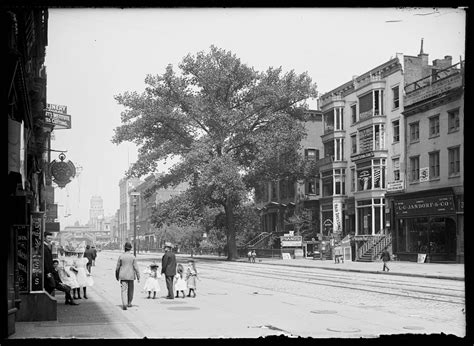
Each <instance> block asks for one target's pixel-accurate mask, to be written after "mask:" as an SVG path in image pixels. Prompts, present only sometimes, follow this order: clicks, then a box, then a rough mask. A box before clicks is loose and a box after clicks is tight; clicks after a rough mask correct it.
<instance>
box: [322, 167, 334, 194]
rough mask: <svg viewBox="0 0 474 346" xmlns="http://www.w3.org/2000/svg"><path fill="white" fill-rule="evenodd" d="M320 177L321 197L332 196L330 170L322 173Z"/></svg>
mask: <svg viewBox="0 0 474 346" xmlns="http://www.w3.org/2000/svg"><path fill="white" fill-rule="evenodd" d="M321 177H322V179H321V180H322V183H323V197H327V196H332V195H333V191H334V189H333V175H332V170H330V171H326V172H323V173H322V174H321Z"/></svg>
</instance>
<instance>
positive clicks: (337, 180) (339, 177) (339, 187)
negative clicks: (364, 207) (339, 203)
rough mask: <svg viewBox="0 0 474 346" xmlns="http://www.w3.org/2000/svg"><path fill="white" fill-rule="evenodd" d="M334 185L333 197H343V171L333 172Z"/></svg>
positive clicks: (344, 190)
mask: <svg viewBox="0 0 474 346" xmlns="http://www.w3.org/2000/svg"><path fill="white" fill-rule="evenodd" d="M334 185H335V191H334V194H335V195H345V194H346V189H345V185H346V184H345V173H344V170H343V169H335V170H334Z"/></svg>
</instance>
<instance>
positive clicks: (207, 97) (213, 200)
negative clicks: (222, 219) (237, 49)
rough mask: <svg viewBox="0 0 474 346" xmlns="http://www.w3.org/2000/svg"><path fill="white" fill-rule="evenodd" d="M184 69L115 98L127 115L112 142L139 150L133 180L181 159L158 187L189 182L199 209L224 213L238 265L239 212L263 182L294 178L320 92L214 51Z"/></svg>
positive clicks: (295, 77) (299, 78)
mask: <svg viewBox="0 0 474 346" xmlns="http://www.w3.org/2000/svg"><path fill="white" fill-rule="evenodd" d="M178 67H179V69H180V71H179V73H177V72H175V70H174V69H173V66H171V65H168V66H167V68H166V71H165V72H164V73H163V74H162V75H156V76H153V75H148V76H147V77H146V79H145V83H146V88H145V91H144V92H143V93H141V94H139V93H137V92H124V93H123V94H120V95H116V96H115V99H116V101H117V102H118V103H119V104H120V105H122V106H124V107H125V110H124V111H123V112H122V114H121V122H122V125H120V126H118V127H117V128H116V129H115V134H114V137H113V139H112V141H113V142H114V143H116V144H119V143H122V142H125V141H130V142H134V143H136V144H137V146H138V148H139V149H138V160H137V162H135V163H134V164H133V165H132V167H131V168H130V170H129V171H128V172H127V174H128V176H136V177H140V176H143V175H146V174H149V173H152V172H154V171H155V170H156V168H157V164H158V163H159V162H160V161H162V160H166V159H169V158H172V157H178V158H179V161H178V163H176V164H175V165H174V166H173V167H172V168H171V169H170V170H169V172H168V173H167V174H166V175H164V176H163V177H161V178H160V179H158V180H157V181H156V185H155V187H156V188H159V187H165V186H167V185H176V184H178V183H180V182H183V181H188V182H190V183H192V185H193V187H194V189H195V194H194V196H196V197H197V198H199V203H200V204H201V203H202V204H203V205H212V206H220V207H221V208H223V210H224V212H225V215H226V224H227V245H228V258H229V259H233V258H235V257H236V255H237V251H236V239H235V227H234V226H235V219H234V216H235V215H234V213H235V208H236V207H238V206H239V205H241V204H242V203H244V202H245V201H246V200H247V199H248V196H249V192H250V191H251V189H252V187H254V186H255V184H256V183H257V182H258V181H264V180H269V179H276V178H278V177H280V176H287V175H289V174H292V173H295V170H296V169H297V167H298V165H297V164H296V162H297V160H298V158H297V156H296V155H295V153H296V152H297V150H298V149H299V145H300V142H301V139H302V138H303V137H304V136H305V131H304V128H303V126H302V124H301V121H303V120H304V119H305V112H304V110H305V108H306V107H307V106H306V103H305V100H307V99H308V98H312V97H316V85H315V84H313V83H312V81H311V78H310V77H309V76H308V74H307V73H302V74H296V73H295V72H294V71H293V70H292V71H289V72H286V73H284V72H283V71H282V68H281V67H280V68H273V67H270V68H268V69H267V70H266V71H264V72H258V71H256V70H254V69H253V68H252V67H249V66H247V65H245V64H243V63H242V62H241V61H240V59H238V58H237V57H236V56H235V55H234V54H232V53H231V52H229V51H225V50H224V49H220V48H217V47H215V46H211V47H210V51H209V52H207V53H205V52H199V53H197V54H195V55H191V54H188V55H187V56H186V57H184V58H183V60H182V62H181V63H180V64H179V66H178Z"/></svg>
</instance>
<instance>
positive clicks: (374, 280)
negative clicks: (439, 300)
mask: <svg viewBox="0 0 474 346" xmlns="http://www.w3.org/2000/svg"><path fill="white" fill-rule="evenodd" d="M266 272H273V273H281V272H282V270H278V269H270V270H267V269H266ZM292 273H293V274H294V273H297V274H302V275H305V277H307V276H308V275H307V274H308V272H307V271H304V270H292ZM312 274H313V275H316V276H318V277H325V278H330V279H331V280H334V279H335V278H336V279H339V280H340V281H343V282H345V283H348V284H351V280H350V279H348V278H347V277H346V276H343V275H340V274H339V275H337V274H335V275H331V274H323V273H317V274H315V273H314V272H312ZM369 274H372V273H369ZM373 275H376V274H373ZM363 281H364V282H369V283H379V284H382V285H384V287H385V285H386V284H387V283H390V284H401V285H404V286H410V287H416V288H427V289H437V290H444V291H449V292H459V293H461V294H464V292H465V291H464V290H463V289H457V288H451V287H447V288H443V287H433V286H426V285H419V284H411V280H410V281H403V280H392V279H389V280H376V279H370V278H363ZM420 292H425V293H427V292H426V291H420ZM449 292H448V293H443V295H450V296H453V297H459V295H452V294H450V293H449Z"/></svg>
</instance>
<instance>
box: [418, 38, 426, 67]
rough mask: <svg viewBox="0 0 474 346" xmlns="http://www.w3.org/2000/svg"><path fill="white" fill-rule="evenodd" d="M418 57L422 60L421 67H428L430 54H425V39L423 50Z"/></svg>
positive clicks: (421, 49)
mask: <svg viewBox="0 0 474 346" xmlns="http://www.w3.org/2000/svg"><path fill="white" fill-rule="evenodd" d="M418 57H419V58H421V66H428V54H425V53H424V52H423V39H421V48H420V54H418Z"/></svg>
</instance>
